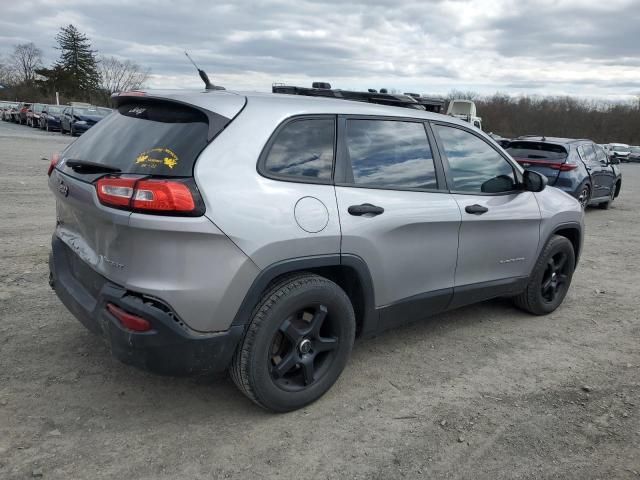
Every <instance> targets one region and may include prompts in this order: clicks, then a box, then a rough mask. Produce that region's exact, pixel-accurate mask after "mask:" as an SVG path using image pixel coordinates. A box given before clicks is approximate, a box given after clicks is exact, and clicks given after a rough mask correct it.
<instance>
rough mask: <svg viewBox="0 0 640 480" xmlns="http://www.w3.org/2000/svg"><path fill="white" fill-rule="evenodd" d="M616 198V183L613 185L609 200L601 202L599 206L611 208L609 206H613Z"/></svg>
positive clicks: (604, 208) (606, 208) (605, 208)
mask: <svg viewBox="0 0 640 480" xmlns="http://www.w3.org/2000/svg"><path fill="white" fill-rule="evenodd" d="M615 198H616V185H614V186H613V187H611V194H609V200H607V201H606V202H601V203H599V204H598V208H601V209H603V210H609V207H610V206H611V204H612V203H613V201H614V200H615Z"/></svg>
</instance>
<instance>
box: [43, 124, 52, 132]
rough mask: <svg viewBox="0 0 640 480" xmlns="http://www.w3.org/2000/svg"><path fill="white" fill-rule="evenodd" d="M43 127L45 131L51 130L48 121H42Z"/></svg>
mask: <svg viewBox="0 0 640 480" xmlns="http://www.w3.org/2000/svg"><path fill="white" fill-rule="evenodd" d="M44 129H45V130H46V131H47V132H50V131H51V128H50V127H49V122H44Z"/></svg>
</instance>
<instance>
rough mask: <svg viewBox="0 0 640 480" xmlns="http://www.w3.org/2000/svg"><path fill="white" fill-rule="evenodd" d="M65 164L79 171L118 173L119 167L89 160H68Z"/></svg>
mask: <svg viewBox="0 0 640 480" xmlns="http://www.w3.org/2000/svg"><path fill="white" fill-rule="evenodd" d="M65 165H66V166H68V167H70V168H71V169H72V170H73V171H74V172H78V173H118V172H121V171H122V170H120V169H119V168H116V167H110V166H109V165H104V164H102V163H96V162H89V161H88V160H67V161H66V162H65Z"/></svg>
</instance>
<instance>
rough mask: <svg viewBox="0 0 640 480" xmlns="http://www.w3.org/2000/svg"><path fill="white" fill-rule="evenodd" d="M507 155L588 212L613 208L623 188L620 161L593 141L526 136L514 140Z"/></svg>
mask: <svg viewBox="0 0 640 480" xmlns="http://www.w3.org/2000/svg"><path fill="white" fill-rule="evenodd" d="M507 152H508V153H509V154H510V155H511V156H512V157H513V158H514V159H515V160H516V161H517V162H518V163H519V164H520V165H522V166H523V167H524V168H528V169H532V170H535V171H536V172H539V173H542V174H543V175H544V176H546V177H547V178H548V179H549V185H551V186H554V187H557V188H559V189H561V190H564V191H565V192H567V193H568V194H569V195H572V196H573V197H575V198H576V199H578V201H579V202H580V204H581V205H582V207H583V208H586V207H587V205H598V206H599V207H601V208H605V209H606V208H609V206H610V205H611V203H612V202H613V201H614V199H615V198H616V197H617V196H618V195H619V194H620V189H621V188H622V174H621V172H620V168H619V166H618V163H619V161H618V160H617V159H616V158H614V157H611V158H610V159H609V158H607V155H606V153H605V151H604V149H603V148H602V147H601V146H600V145H597V144H595V143H594V142H592V141H591V140H576V139H570V138H555V137H536V136H526V137H518V138H515V139H513V140H511V142H510V144H509V147H508V148H507Z"/></svg>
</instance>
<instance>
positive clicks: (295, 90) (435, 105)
mask: <svg viewBox="0 0 640 480" xmlns="http://www.w3.org/2000/svg"><path fill="white" fill-rule="evenodd" d="M271 91H272V92H273V93H285V94H289V95H304V96H308V97H328V98H339V99H342V100H352V101H356V102H367V103H377V104H380V105H389V106H393V107H404V108H412V109H414V110H427V111H429V112H435V113H442V111H443V110H444V100H440V99H437V98H427V97H422V96H420V95H418V94H417V93H411V94H406V93H405V94H404V95H403V94H399V93H388V90H387V89H386V88H381V89H380V91H379V92H378V91H376V90H375V89H373V88H369V89H368V91H367V92H358V91H351V90H340V89H332V88H331V84H330V83H327V82H313V84H312V87H311V88H309V87H295V86H291V85H284V84H282V83H273V84H272V86H271Z"/></svg>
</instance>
